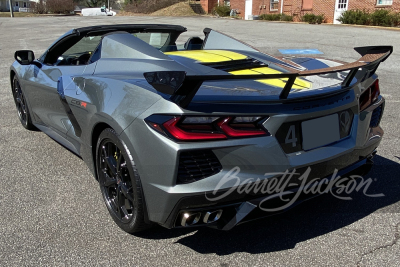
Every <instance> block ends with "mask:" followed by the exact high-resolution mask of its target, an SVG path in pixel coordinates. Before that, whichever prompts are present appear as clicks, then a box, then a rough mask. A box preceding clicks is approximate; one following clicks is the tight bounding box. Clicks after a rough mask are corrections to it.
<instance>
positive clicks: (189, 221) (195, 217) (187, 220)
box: [181, 212, 201, 226]
mask: <svg viewBox="0 0 400 267" xmlns="http://www.w3.org/2000/svg"><path fill="white" fill-rule="evenodd" d="M200 217H201V212H195V213H184V214H183V216H182V221H181V225H182V226H191V225H194V224H196V223H198V222H199V220H200Z"/></svg>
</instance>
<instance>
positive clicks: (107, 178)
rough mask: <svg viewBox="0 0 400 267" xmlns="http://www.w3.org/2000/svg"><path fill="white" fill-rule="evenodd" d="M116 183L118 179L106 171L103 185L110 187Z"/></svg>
mask: <svg viewBox="0 0 400 267" xmlns="http://www.w3.org/2000/svg"><path fill="white" fill-rule="evenodd" d="M115 184H117V180H116V179H114V178H112V177H110V176H109V175H108V174H107V172H105V173H104V181H103V185H104V186H105V187H109V186H112V185H115Z"/></svg>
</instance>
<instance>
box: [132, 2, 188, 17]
mask: <svg viewBox="0 0 400 267" xmlns="http://www.w3.org/2000/svg"><path fill="white" fill-rule="evenodd" d="M125 2H126V3H127V4H126V5H125V6H124V11H127V12H134V13H145V14H149V13H153V12H155V11H157V10H160V9H163V8H166V7H169V6H172V5H174V4H177V3H180V2H183V0H136V1H131V2H132V3H129V2H130V1H125Z"/></svg>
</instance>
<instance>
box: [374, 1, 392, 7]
mask: <svg viewBox="0 0 400 267" xmlns="http://www.w3.org/2000/svg"><path fill="white" fill-rule="evenodd" d="M376 4H377V5H383V6H391V5H392V4H393V0H378V2H377V3H376Z"/></svg>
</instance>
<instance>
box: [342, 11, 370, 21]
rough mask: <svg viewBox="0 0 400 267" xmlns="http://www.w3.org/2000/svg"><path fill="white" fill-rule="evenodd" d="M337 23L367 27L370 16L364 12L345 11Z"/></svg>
mask: <svg viewBox="0 0 400 267" xmlns="http://www.w3.org/2000/svg"><path fill="white" fill-rule="evenodd" d="M338 21H340V22H341V23H344V24H358V25H369V24H370V21H371V14H370V13H368V12H367V11H365V10H347V11H345V12H343V13H342V15H341V16H340V17H339V18H338Z"/></svg>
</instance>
